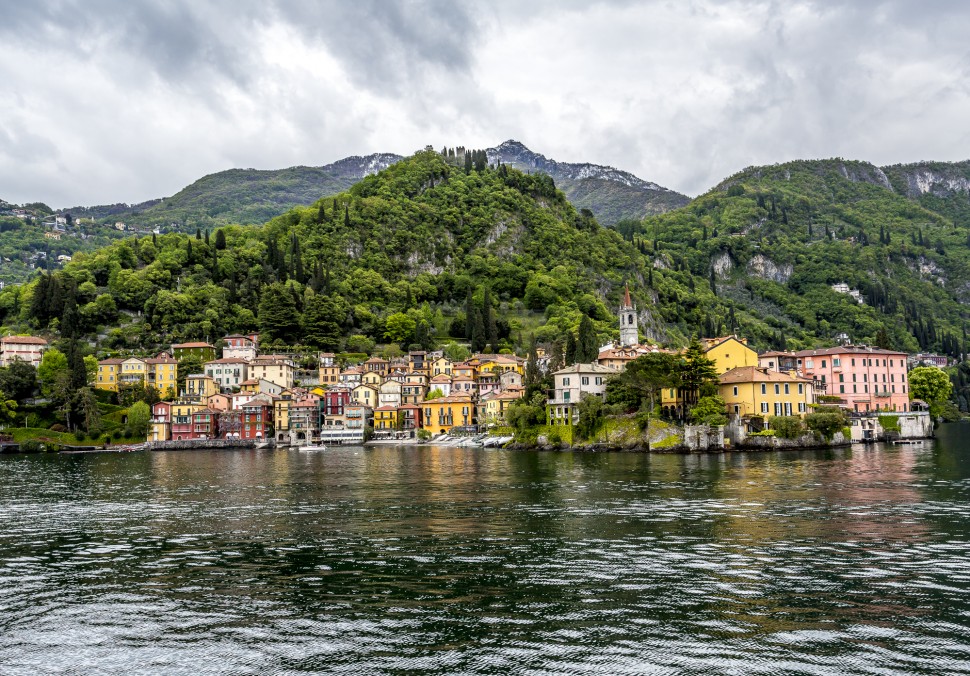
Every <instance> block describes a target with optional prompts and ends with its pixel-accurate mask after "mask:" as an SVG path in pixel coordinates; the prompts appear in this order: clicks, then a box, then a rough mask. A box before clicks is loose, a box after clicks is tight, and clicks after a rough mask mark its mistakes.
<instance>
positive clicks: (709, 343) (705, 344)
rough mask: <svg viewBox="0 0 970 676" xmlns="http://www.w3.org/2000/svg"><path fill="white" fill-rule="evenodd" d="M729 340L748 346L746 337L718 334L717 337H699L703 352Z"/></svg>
mask: <svg viewBox="0 0 970 676" xmlns="http://www.w3.org/2000/svg"><path fill="white" fill-rule="evenodd" d="M729 340H734V341H737V342H738V343H740V344H741V345H744V346H745V347H748V339H747V338H738V337H737V336H719V337H717V338H701V339H700V341H699V342H700V344H701V347H702V348H703V349H704V352H709V351H711V350H713V349H714V348H715V347H717V346H718V345H723V344H724V343H726V342H728V341H729Z"/></svg>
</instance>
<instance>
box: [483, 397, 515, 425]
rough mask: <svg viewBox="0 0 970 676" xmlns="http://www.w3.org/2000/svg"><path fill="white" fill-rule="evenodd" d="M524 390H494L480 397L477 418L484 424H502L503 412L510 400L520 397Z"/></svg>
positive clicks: (513, 400) (503, 420) (503, 419)
mask: <svg viewBox="0 0 970 676" xmlns="http://www.w3.org/2000/svg"><path fill="white" fill-rule="evenodd" d="M523 393H524V390H516V391H512V390H508V391H505V392H496V393H492V394H487V395H485V396H483V397H482V399H481V402H480V404H479V410H480V413H479V420H480V421H481V422H482V423H484V424H486V425H504V424H505V412H506V411H507V410H508V408H509V406H510V405H511V404H512V402H515V401H518V400H519V399H521V398H522V394H523Z"/></svg>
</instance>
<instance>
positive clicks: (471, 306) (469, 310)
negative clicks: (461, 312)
mask: <svg viewBox="0 0 970 676" xmlns="http://www.w3.org/2000/svg"><path fill="white" fill-rule="evenodd" d="M474 317H475V301H474V297H473V294H472V290H471V289H468V294H467V295H466V296H465V340H471V339H472V326H473V325H474V323H475V320H474Z"/></svg>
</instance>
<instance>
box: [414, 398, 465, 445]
mask: <svg viewBox="0 0 970 676" xmlns="http://www.w3.org/2000/svg"><path fill="white" fill-rule="evenodd" d="M421 425H422V429H426V430H428V432H430V433H431V434H432V435H433V436H434V435H438V434H447V433H449V432H451V431H452V430H453V429H454V428H456V427H463V428H469V429H470V428H472V427H474V426H475V425H477V417H476V411H475V403H474V401H472V398H471V397H470V396H468V395H464V394H454V395H451V396H447V397H440V398H438V399H431V400H426V401H425V402H424V403H423V404H421Z"/></svg>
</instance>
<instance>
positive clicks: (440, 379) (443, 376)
mask: <svg viewBox="0 0 970 676" xmlns="http://www.w3.org/2000/svg"><path fill="white" fill-rule="evenodd" d="M431 382H432V383H450V382H451V376H449V375H448V374H447V373H439V374H438V375H436V376H435V377H434V378H432V379H431Z"/></svg>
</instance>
